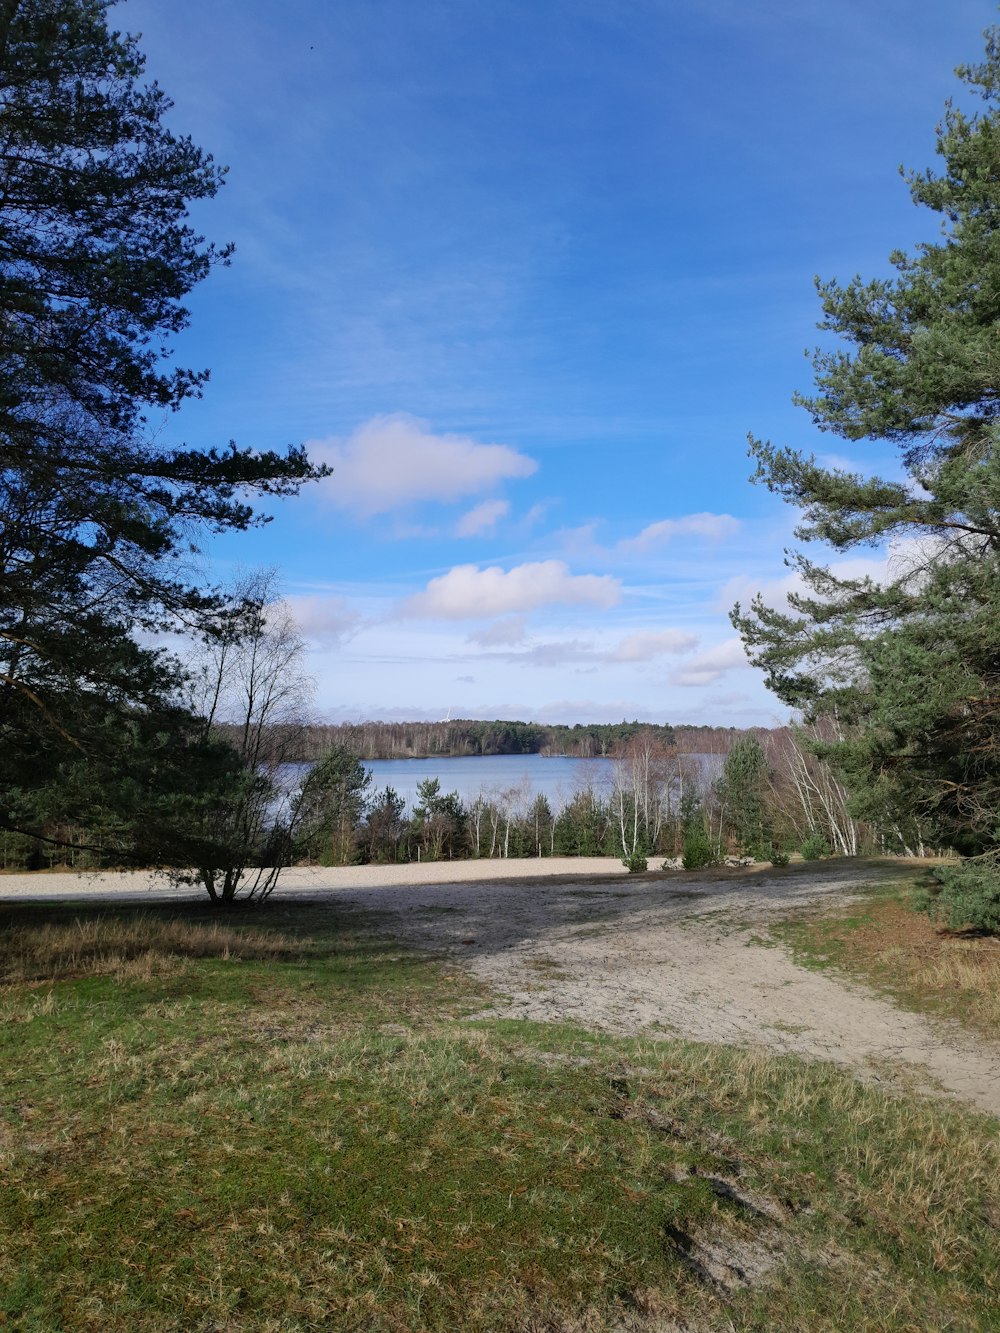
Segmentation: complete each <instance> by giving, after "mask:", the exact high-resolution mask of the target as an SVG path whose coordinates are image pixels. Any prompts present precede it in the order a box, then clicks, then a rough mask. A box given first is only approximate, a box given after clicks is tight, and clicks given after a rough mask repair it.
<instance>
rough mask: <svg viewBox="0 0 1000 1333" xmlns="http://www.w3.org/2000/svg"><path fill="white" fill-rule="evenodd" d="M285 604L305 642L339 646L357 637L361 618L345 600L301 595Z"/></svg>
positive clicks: (286, 599)
mask: <svg viewBox="0 0 1000 1333" xmlns="http://www.w3.org/2000/svg"><path fill="white" fill-rule="evenodd" d="M284 604H285V606H286V607H287V608H288V611H289V613H290V614H291V616H292V619H293V620H294V621H295V623H296V625H297V626H298V627H299V630H300V631H301V633H302V635H303V637H304V638H306V639H309V640H311V641H312V642H313V643H321V644H336V643H340V642H341V641H342V640H343V639H344V638H346V637H347V636H348V635H350V634H351V633H353V631H354V630H356V629H357V628H358V626H359V625H360V624H361V617H360V615H359V614H358V613H357V611H355V610H354V608H353V607H352V606H351V605H350V603H349V602H347V601H345V600H344V598H343V597H318V596H315V595H300V596H298V595H297V596H292V597H286V598H285V599H284Z"/></svg>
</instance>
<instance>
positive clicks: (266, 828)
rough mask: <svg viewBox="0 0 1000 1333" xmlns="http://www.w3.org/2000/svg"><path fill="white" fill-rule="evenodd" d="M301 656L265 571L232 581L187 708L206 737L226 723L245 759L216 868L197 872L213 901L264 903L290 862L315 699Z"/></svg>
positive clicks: (218, 815)
mask: <svg viewBox="0 0 1000 1333" xmlns="http://www.w3.org/2000/svg"><path fill="white" fill-rule="evenodd" d="M304 654H305V644H304V642H303V640H302V636H301V634H300V633H299V630H298V627H297V626H296V624H295V621H294V619H293V618H292V616H291V614H290V612H289V610H288V608H287V607H286V606H285V604H284V603H283V602H281V601H280V600H279V599H278V598H277V596H276V594H275V577H274V574H273V573H270V572H263V573H255V574H251V575H249V576H247V577H244V578H242V579H240V580H239V582H238V583H237V585H236V588H235V589H234V597H233V610H232V612H231V613H230V615H229V616H228V617H227V618H226V619H225V621H224V622H223V624H222V625H221V627H220V628H219V629H218V630H217V631H216V632H215V633H213V634H211V635H209V636H206V638H205V639H204V641H203V644H202V648H201V651H200V653H199V655H198V658H197V660H196V661H195V662H194V663H193V664H192V666H193V685H192V694H193V698H192V706H193V708H194V709H195V711H197V713H198V714H199V716H201V717H202V719H203V725H204V728H205V735H206V738H207V737H208V736H210V735H211V734H212V733H213V732H215V731H216V730H218V729H219V728H220V724H223V723H224V724H227V725H226V726H225V727H224V728H223V733H224V735H225V736H226V738H227V739H228V740H229V741H230V742H231V743H232V744H234V746H235V748H236V750H237V752H238V754H239V756H240V758H241V759H242V761H243V776H242V779H241V781H240V783H239V784H238V786H237V787H236V789H235V790H233V792H232V793H231V795H230V797H229V799H227V800H226V801H225V802H224V803H223V805H222V808H221V809H218V810H217V811H216V812H215V813H214V816H213V817H214V819H215V820H216V821H217V823H216V827H215V829H214V833H215V835H216V836H215V839H214V842H215V845H217V847H218V854H217V857H216V861H215V863H214V864H211V865H202V866H199V867H197V869H196V871H195V876H194V877H195V878H196V880H197V882H200V883H201V884H202V885H203V886H204V888H205V889H206V891H207V892H208V895H209V897H210V898H211V899H212V900H213V901H221V902H229V901H232V900H233V899H235V898H237V897H239V898H243V899H263V898H266V897H268V896H269V895H270V894H271V893H272V892H273V891H274V889H275V887H276V886H277V882H278V876H279V874H280V872H281V869H282V867H283V865H285V864H287V861H288V858H289V856H290V851H291V845H292V840H293V837H294V834H295V829H296V826H297V823H298V821H299V819H300V817H301V812H302V809H303V797H304V793H305V792H306V791H307V789H308V777H307V778H306V780H305V782H304V783H302V784H296V783H295V782H294V780H292V775H291V773H290V770H289V766H288V757H289V756H290V755H294V754H296V753H297V752H298V749H299V745H298V735H299V732H300V730H301V729H302V728H303V727H304V726H305V723H306V716H305V714H306V709H307V706H308V704H309V702H310V700H311V697H312V682H311V680H310V679H309V677H308V676H307V675H306V673H305V667H304Z"/></svg>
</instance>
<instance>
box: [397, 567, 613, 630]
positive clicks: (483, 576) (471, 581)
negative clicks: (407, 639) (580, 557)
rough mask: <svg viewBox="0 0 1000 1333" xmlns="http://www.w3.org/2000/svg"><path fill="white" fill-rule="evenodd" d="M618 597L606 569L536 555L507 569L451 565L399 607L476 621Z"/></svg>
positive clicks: (423, 615) (601, 603)
mask: <svg viewBox="0 0 1000 1333" xmlns="http://www.w3.org/2000/svg"><path fill="white" fill-rule="evenodd" d="M620 599H621V583H620V582H619V580H618V579H616V578H612V576H611V575H610V574H572V573H570V570H569V566H568V565H566V564H565V563H564V562H563V561H562V560H538V561H531V562H528V563H527V564H523V565H515V566H514V568H513V569H509V570H504V569H501V568H500V566H499V565H491V566H489V567H488V568H486V569H480V568H479V566H478V565H456V566H455V567H454V568H453V569H450V570H449V571H448V573H447V574H442V575H440V577H438V578H436V579H431V581H430V583H428V585H427V587H426V588H425V589H424V591H423V592H419V593H416V594H415V595H414V596H413V597H410V598H409V599H408V600H407V601H406V602H404V603H403V606H402V612H403V614H404V615H407V616H413V617H417V618H420V619H440V620H478V619H480V618H482V617H486V616H502V615H508V614H511V613H517V612H519V611H533V610H535V609H537V608H538V607H541V606H597V607H601V608H607V607H611V606H615V605H617V603H618V602H619V600H620Z"/></svg>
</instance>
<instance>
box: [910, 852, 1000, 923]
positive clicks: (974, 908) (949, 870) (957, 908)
mask: <svg viewBox="0 0 1000 1333" xmlns="http://www.w3.org/2000/svg"><path fill="white" fill-rule="evenodd" d="M931 873H932V874H933V876H934V878H935V879H936V880H937V881H938V882H939V883H940V885H941V888H940V889H939V891H938V892H937V893H931V894H928V895H927V897H926V898H925V899H924V901H923V902H921V903H919V906H921V907H923V908H925V909H926V910H927V911H928V912H929V913H930V915H931V916H933V917H935V918H936V919H938V920H943V921H944V922H945V924H946V925H947V926H948V927H949V929H951V930H958V929H960V928H961V927H962V926H968V927H971V928H972V929H973V930H985V931H987V932H989V934H991V935H997V934H1000V865H998V864H997V862H995V861H966V862H964V863H963V864H962V865H957V866H935V868H934V870H933V871H932V872H931Z"/></svg>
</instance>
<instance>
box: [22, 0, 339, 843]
mask: <svg viewBox="0 0 1000 1333" xmlns="http://www.w3.org/2000/svg"><path fill="white" fill-rule="evenodd" d="M107 8H108V5H107V3H106V0H58V2H57V0H20V2H19V3H7V4H4V5H2V6H0V180H2V190H0V309H2V311H3V319H2V320H0V789H2V790H3V791H4V793H5V799H4V800H3V801H2V802H0V827H3V828H6V829H8V830H13V831H15V832H20V833H22V834H28V835H31V836H51V834H50V833H46V832H45V830H43V829H42V827H41V825H40V823H39V819H40V817H41V813H40V805H44V806H45V807H46V808H47V810H48V815H49V824H48V826H47V827H48V828H49V829H51V827H52V826H53V820H54V819H55V818H56V817H57V816H59V817H61V818H62V819H65V818H68V817H70V815H71V810H70V802H69V798H68V797H67V800H66V802H65V803H63V805H62V806H60V801H59V792H60V791H62V790H64V789H65V775H66V770H67V769H71V770H72V771H73V773H74V775H75V777H76V779H77V780H78V784H83V785H86V786H88V787H89V792H88V798H87V804H88V805H89V806H90V807H91V808H107V809H111V808H112V805H113V800H112V798H114V801H118V800H119V799H120V796H121V788H122V785H123V784H126V783H127V780H128V775H129V774H130V773H131V772H132V771H133V770H132V767H131V766H132V765H133V764H134V761H135V758H136V752H135V745H134V743H133V739H132V738H133V734H134V732H135V729H136V728H138V729H139V730H140V731H148V730H149V728H150V727H151V726H152V727H153V729H154V730H156V729H157V727H158V726H162V725H167V724H168V723H169V724H171V725H172V724H173V722H174V721H176V720H177V719H179V717H180V711H181V710H180V707H179V705H180V699H181V695H180V691H179V689H178V685H179V682H180V681H181V680H182V677H183V672H182V671H181V669H180V668H179V666H178V664H177V662H176V661H173V660H171V659H170V658H169V657H168V656H167V655H166V654H164V653H163V652H160V651H157V650H153V649H150V648H148V647H142V646H140V644H139V642H138V640H137V638H136V632H137V631H144V632H149V631H156V630H160V629H164V628H169V629H176V628H178V626H179V625H181V624H183V625H184V626H187V627H190V626H191V625H194V624H198V625H201V626H202V627H203V628H210V627H212V626H216V627H217V626H219V625H220V624H221V623H222V622H223V621H224V618H225V614H226V606H225V603H224V600H223V599H221V598H219V597H218V596H215V595H213V594H212V593H211V592H210V591H206V590H205V589H203V588H199V587H197V586H194V585H193V584H192V582H191V581H190V579H189V578H187V577H185V573H184V569H183V565H182V561H183V560H184V559H186V558H187V557H189V556H190V552H191V546H190V543H191V539H192V534H193V532H194V531H195V530H196V529H197V528H198V527H199V526H201V527H202V528H205V529H208V530H210V531H214V532H221V531H225V530H236V531H240V530H244V529H246V528H248V527H250V526H251V525H253V524H255V523H257V522H259V521H262V520H260V519H259V518H258V517H257V516H255V514H254V511H253V509H252V508H251V506H250V503H248V497H250V498H252V497H253V496H254V495H287V494H291V493H293V492H294V491H296V490H297V489H298V487H299V485H300V484H301V483H302V482H303V481H305V480H307V479H309V478H312V477H316V476H318V475H320V472H319V470H317V469H314V468H312V467H311V466H310V464H309V462H308V460H307V458H306V456H305V454H304V453H303V451H302V450H301V449H291V450H289V451H288V452H287V453H276V452H263V453H257V452H253V451H250V450H245V449H240V448H238V447H237V446H236V445H234V444H230V445H229V446H228V447H225V448H219V449H209V450H203V451H198V450H193V449H188V448H184V447H176V446H171V445H168V444H163V443H160V442H159V440H158V439H157V438H156V431H157V429H158V428H159V425H160V423H159V421H158V420H156V418H158V417H162V416H163V415H164V414H166V413H169V412H170V411H171V410H173V409H176V408H177V407H179V406H180V405H181V404H182V403H183V402H184V401H185V400H187V399H189V398H191V397H194V396H197V395H199V394H200V393H201V390H202V388H203V386H204V384H205V381H206V380H207V377H208V376H207V372H206V371H199V370H187V369H182V368H176V367H172V366H171V364H170V351H171V340H172V338H173V337H174V336H175V335H176V334H177V333H179V332H180V331H181V330H182V329H183V328H184V327H185V325H186V324H187V320H188V312H187V310H186V308H185V306H184V304H183V302H184V299H185V297H186V296H187V294H188V293H189V292H190V291H191V289H192V288H193V287H194V286H195V285H196V284H197V283H198V282H199V281H201V279H203V278H204V277H205V276H206V274H207V273H208V272H209V270H210V269H211V267H212V266H213V265H215V264H218V263H226V262H227V261H228V257H229V249H228V247H227V248H223V249H221V250H217V249H215V248H214V247H213V246H211V245H209V244H206V243H205V242H204V240H203V238H202V237H201V236H199V235H198V234H197V233H196V232H195V231H194V230H193V228H192V227H191V226H190V223H189V221H188V208H189V206H190V204H192V203H194V202H197V201H201V200H205V199H210V198H211V197H212V196H213V195H214V194H215V193H216V191H217V190H218V188H219V186H220V184H221V182H222V178H223V174H224V173H223V171H222V169H221V168H219V167H218V166H217V165H216V164H215V163H214V162H213V160H212V158H211V157H210V156H209V155H208V154H206V153H204V152H203V151H202V150H201V149H200V148H198V147H197V146H196V145H195V144H194V143H192V141H191V140H190V139H189V138H186V137H183V136H178V135H176V134H175V133H173V132H172V131H171V130H169V129H168V128H167V126H166V124H165V118H166V116H167V113H168V112H169V110H170V107H171V103H170V101H169V100H168V98H167V97H166V96H165V94H164V93H163V92H162V90H161V89H159V88H158V87H157V86H156V84H155V83H149V82H145V81H144V77H143V64H144V60H143V56H142V54H141V53H140V51H139V50H138V48H137V45H136V42H135V40H134V39H133V38H131V37H127V36H122V35H121V34H119V33H117V32H114V31H111V30H109V28H108V24H107ZM154 719H158V722H156V723H154V721H153V720H154ZM187 731H188V729H187V727H186V726H183V725H182V726H181V727H180V730H179V732H178V735H177V737H176V738H175V741H176V744H175V749H176V747H177V746H181V747H182V748H183V746H184V745H186V744H187V743H188V738H187ZM157 734H159V733H157ZM172 743H173V742H172ZM199 763H200V761H199ZM197 767H198V764H195V765H193V769H196V768H197ZM43 789H44V791H45V796H44V799H42V797H41V793H42V791H43ZM150 790H151V792H153V791H155V790H156V788H155V785H154V787H153V788H151V789H150ZM167 795H169V793H167ZM171 799H174V797H173V796H171ZM116 808H117V809H118V811H119V812H120V814H121V815H122V820H124V812H125V811H127V810H134V812H135V814H136V819H135V820H134V821H133V822H132V823H131V825H130V826H129V827H128V828H126V827H125V825H124V822H121V823H120V825H119V827H118V828H117V831H116V833H115V839H114V841H115V846H116V856H117V858H118V859H120V860H128V859H139V860H143V861H147V862H148V861H150V860H155V859H156V858H157V855H158V843H157V839H156V838H151V837H150V834H151V831H152V830H154V829H156V828H159V827H160V825H161V818H160V816H161V815H165V814H166V811H167V807H166V806H161V807H159V813H158V814H156V815H154V814H153V812H152V811H151V810H148V809H147V810H145V811H143V810H140V809H139V808H138V807H137V806H135V804H132V805H129V804H128V803H127V802H125V803H124V804H121V805H118V806H116ZM140 816H141V817H140Z"/></svg>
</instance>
